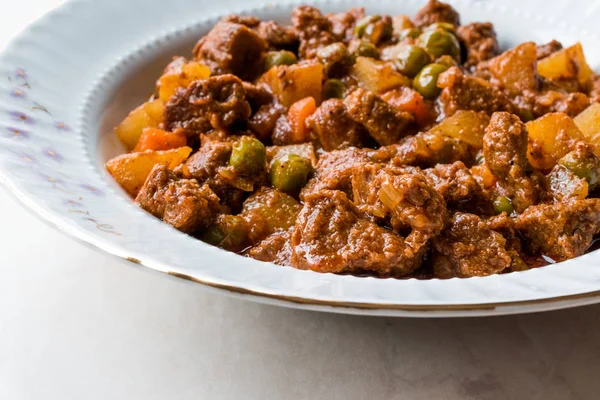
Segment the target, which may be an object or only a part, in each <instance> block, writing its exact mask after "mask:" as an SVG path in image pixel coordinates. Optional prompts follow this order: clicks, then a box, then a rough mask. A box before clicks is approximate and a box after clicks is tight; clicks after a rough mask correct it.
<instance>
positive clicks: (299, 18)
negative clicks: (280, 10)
mask: <svg viewBox="0 0 600 400" xmlns="http://www.w3.org/2000/svg"><path fill="white" fill-rule="evenodd" d="M292 25H293V26H294V29H295V30H296V32H297V34H298V37H299V38H300V48H299V50H298V54H299V55H300V57H301V58H303V59H310V58H314V57H316V55H317V50H318V49H319V48H320V47H323V46H327V45H328V44H332V43H334V42H336V38H335V35H334V34H333V26H332V24H331V21H330V20H328V19H327V18H326V17H324V16H323V14H321V11H319V10H318V9H317V8H315V7H311V6H299V7H296V8H294V10H293V11H292Z"/></svg>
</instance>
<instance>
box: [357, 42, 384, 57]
mask: <svg viewBox="0 0 600 400" xmlns="http://www.w3.org/2000/svg"><path fill="white" fill-rule="evenodd" d="M356 55H357V56H359V57H371V58H374V59H376V60H378V59H379V50H377V47H375V45H374V44H373V43H371V42H368V41H366V40H363V41H361V42H360V44H359V45H358V48H357V49H356Z"/></svg>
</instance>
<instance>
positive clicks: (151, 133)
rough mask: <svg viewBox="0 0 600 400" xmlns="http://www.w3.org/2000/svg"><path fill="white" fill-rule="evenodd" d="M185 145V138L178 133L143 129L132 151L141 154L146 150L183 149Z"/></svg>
mask: <svg viewBox="0 0 600 400" xmlns="http://www.w3.org/2000/svg"><path fill="white" fill-rule="evenodd" d="M186 144H187V138H186V137H185V135H182V134H180V133H177V132H168V131H164V130H162V129H158V128H145V129H144V130H143V132H142V136H140V140H139V141H138V143H137V145H136V146H135V148H134V149H133V151H134V152H142V151H146V150H152V151H159V150H171V149H177V148H179V147H183V146H185V145H186Z"/></svg>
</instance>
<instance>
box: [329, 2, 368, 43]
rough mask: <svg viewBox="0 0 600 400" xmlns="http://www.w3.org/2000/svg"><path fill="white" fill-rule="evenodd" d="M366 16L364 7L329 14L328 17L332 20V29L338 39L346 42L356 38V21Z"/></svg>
mask: <svg viewBox="0 0 600 400" xmlns="http://www.w3.org/2000/svg"><path fill="white" fill-rule="evenodd" d="M364 17H365V9H364V8H351V9H349V10H348V11H345V12H340V13H335V14H328V15H327V19H328V20H329V21H331V27H332V28H331V31H332V32H333V34H334V35H335V37H336V38H337V39H338V40H341V41H343V42H344V43H346V44H348V43H349V42H350V41H351V40H352V39H354V37H355V36H354V28H355V27H356V23H357V22H358V21H360V20H361V19H363V18H364Z"/></svg>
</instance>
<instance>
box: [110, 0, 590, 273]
mask: <svg viewBox="0 0 600 400" xmlns="http://www.w3.org/2000/svg"><path fill="white" fill-rule="evenodd" d="M599 83H600V76H599V75H596V74H595V73H594V72H593V70H592V69H591V68H590V66H589V65H588V63H587V61H586V57H585V54H584V49H583V47H582V46H581V44H580V43H576V44H574V45H572V46H567V47H563V45H562V44H561V43H559V42H557V41H556V40H553V41H552V42H549V43H538V44H536V43H534V42H531V41H526V42H523V43H521V44H519V45H517V46H515V47H513V48H510V49H506V50H505V51H501V50H500V47H499V45H498V41H497V35H496V32H495V30H494V26H493V24H492V23H490V22H475V23H465V24H461V19H460V15H459V14H458V12H457V11H456V10H454V9H453V8H452V7H451V6H450V5H448V4H445V3H443V2H440V1H438V0H429V1H428V2H427V4H425V5H424V6H423V7H422V8H421V9H420V10H419V11H418V12H417V14H416V15H415V16H414V17H413V18H411V17H410V16H407V15H396V16H389V15H369V14H367V12H366V11H365V10H364V9H362V8H353V9H350V10H348V11H345V12H340V13H334V14H324V13H322V12H321V11H320V10H319V9H317V8H315V7H312V6H299V7H296V8H295V9H294V10H293V12H292V15H291V23H290V24H289V25H283V24H279V23H277V22H274V21H261V20H260V19H258V18H255V17H249V16H236V15H231V16H228V17H225V18H223V19H221V21H219V22H218V23H217V24H216V25H215V26H214V27H213V29H212V30H211V31H210V32H209V33H208V34H206V35H205V36H204V37H202V38H200V40H199V41H198V44H197V45H196V46H195V48H194V51H193V55H191V56H190V58H189V59H188V58H184V57H176V58H174V59H173V61H172V62H171V63H170V64H169V65H167V67H166V69H165V71H164V73H163V74H162V76H160V77H159V78H158V80H157V84H156V89H155V95H154V96H153V97H152V98H151V99H150V100H148V101H147V102H145V103H144V104H142V105H140V106H139V107H138V108H136V109H134V110H133V111H131V112H130V113H129V115H128V116H126V117H125V119H124V120H123V122H122V123H120V124H119V125H118V126H117V127H116V128H115V133H116V135H117V136H118V137H119V138H120V139H121V141H122V142H123V144H124V145H125V147H126V148H127V150H128V151H129V153H127V154H124V155H121V156H119V157H117V158H115V159H112V160H110V161H108V162H107V164H106V168H107V170H108V171H109V172H110V173H111V174H112V176H113V177H114V178H115V180H116V181H117V182H118V183H119V184H120V185H121V186H122V187H123V189H124V190H125V191H126V192H127V193H128V194H129V195H130V196H132V198H134V199H135V201H136V203H137V204H138V205H139V206H140V207H141V208H143V209H144V210H146V211H147V212H149V213H150V214H152V215H154V216H155V217H157V218H161V219H162V220H163V221H164V222H166V223H168V224H170V225H172V226H173V227H175V228H177V229H179V230H180V231H182V232H184V233H186V234H189V235H192V236H194V237H196V238H198V239H200V240H203V241H205V242H207V243H210V244H212V245H215V246H218V247H221V248H223V249H225V250H228V251H232V252H236V253H238V254H240V255H244V256H247V257H252V258H254V259H257V260H261V261H267V262H272V263H275V264H279V265H284V266H291V267H294V268H298V269H305V270H312V271H316V272H323V273H337V274H353V275H361V276H362V275H368V276H375V277H393V278H410V277H417V278H420V279H424V278H441V279H445V278H453V277H459V278H467V277H474V276H486V275H491V274H503V273H510V272H516V271H524V270H527V269H531V268H537V267H542V266H544V265H547V264H548V263H552V262H559V261H564V260H567V259H570V258H573V257H577V256H580V255H582V254H583V253H585V252H586V251H587V249H588V248H589V247H590V244H591V243H592V241H593V240H594V237H595V236H596V235H598V234H599V233H600V196H599V194H600V191H599V190H600V159H599V158H598V156H599V155H600V103H598V102H597V101H598V100H599V99H600V96H599V94H600V84H599Z"/></svg>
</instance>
